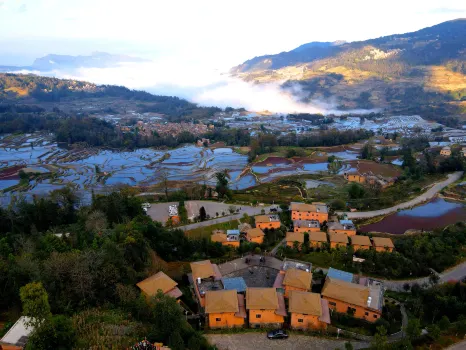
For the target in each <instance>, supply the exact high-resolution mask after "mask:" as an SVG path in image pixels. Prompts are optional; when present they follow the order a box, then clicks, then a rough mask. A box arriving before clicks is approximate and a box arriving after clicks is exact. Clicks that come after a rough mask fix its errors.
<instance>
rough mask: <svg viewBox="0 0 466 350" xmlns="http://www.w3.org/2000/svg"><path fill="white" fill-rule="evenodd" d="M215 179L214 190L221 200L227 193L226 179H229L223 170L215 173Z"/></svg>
mask: <svg viewBox="0 0 466 350" xmlns="http://www.w3.org/2000/svg"><path fill="white" fill-rule="evenodd" d="M215 177H216V179H217V185H216V186H215V190H216V191H217V193H218V197H219V198H223V197H225V195H226V194H227V193H228V179H229V178H230V175H229V174H228V172H227V170H224V171H219V172H217V173H215Z"/></svg>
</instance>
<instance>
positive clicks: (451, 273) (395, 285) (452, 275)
mask: <svg viewBox="0 0 466 350" xmlns="http://www.w3.org/2000/svg"><path fill="white" fill-rule="evenodd" d="M439 277H440V281H439V283H444V282H448V281H452V280H455V281H457V280H461V279H463V278H465V277H466V262H464V263H461V264H459V265H456V266H455V267H452V268H451V269H449V270H446V271H444V272H442V273H440V274H439ZM383 281H384V285H385V287H386V288H387V289H389V290H393V291H399V292H402V291H403V286H404V285H405V284H406V283H408V284H409V285H410V286H412V285H413V284H415V283H417V284H419V285H422V284H424V283H427V284H429V278H427V277H423V278H417V279H414V280H404V281H401V280H400V281H388V280H383Z"/></svg>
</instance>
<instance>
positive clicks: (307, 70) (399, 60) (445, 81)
mask: <svg viewBox="0 0 466 350" xmlns="http://www.w3.org/2000/svg"><path fill="white" fill-rule="evenodd" d="M465 38H466V19H458V20H455V21H449V22H444V23H441V24H438V25H435V26H433V27H429V28H424V29H421V30H419V31H417V32H413V33H406V34H397V35H390V36H386V37H381V38H377V39H371V40H366V41H359V42H352V43H340V42H336V43H321V45H317V44H316V43H309V44H305V45H302V46H300V47H298V48H296V49H294V50H292V51H289V52H282V53H280V54H276V55H266V56H260V57H255V58H253V59H250V60H248V61H246V62H244V63H243V64H241V65H239V66H237V67H234V68H232V70H231V73H232V74H233V75H236V76H238V77H240V78H242V79H244V80H247V81H254V82H259V83H267V82H272V81H280V82H281V81H283V80H286V81H287V82H286V83H285V84H283V88H284V89H287V88H289V87H291V85H295V84H298V85H299V86H300V87H301V89H300V90H301V91H302V92H303V94H304V95H305V96H304V98H303V96H302V95H300V96H299V97H300V98H302V99H304V100H307V101H311V100H313V99H329V98H330V97H332V99H335V100H336V101H337V103H338V104H339V106H340V107H341V108H355V107H358V108H372V107H383V108H387V109H389V110H392V111H398V112H410V113H411V112H418V113H422V112H425V111H426V106H425V105H428V110H429V111H430V112H433V111H434V112H435V113H436V114H439V113H442V114H462V113H466V104H465V103H463V101H466V39H465ZM290 91H293V90H290ZM294 91H296V89H294Z"/></svg>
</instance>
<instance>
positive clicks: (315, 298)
mask: <svg viewBox="0 0 466 350" xmlns="http://www.w3.org/2000/svg"><path fill="white" fill-rule="evenodd" d="M288 311H289V312H297V313H300V314H306V315H314V316H322V305H321V303H320V294H317V293H309V292H301V291H297V290H292V291H290V298H289V304H288Z"/></svg>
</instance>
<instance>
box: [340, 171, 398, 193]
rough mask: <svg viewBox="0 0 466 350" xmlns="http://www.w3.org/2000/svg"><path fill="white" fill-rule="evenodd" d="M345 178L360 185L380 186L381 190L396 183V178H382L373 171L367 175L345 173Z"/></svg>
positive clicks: (355, 172) (356, 172)
mask: <svg viewBox="0 0 466 350" xmlns="http://www.w3.org/2000/svg"><path fill="white" fill-rule="evenodd" d="M343 176H344V178H345V180H346V181H348V182H357V183H360V184H369V185H376V184H377V185H379V186H380V188H381V189H385V188H387V187H389V186H392V185H393V184H394V183H395V180H396V178H395V177H387V176H382V175H380V174H374V173H372V172H371V171H369V172H366V173H360V172H358V171H354V172H345V173H344V174H343Z"/></svg>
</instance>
